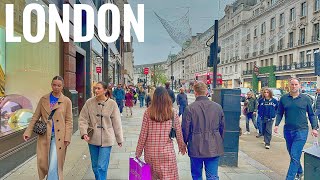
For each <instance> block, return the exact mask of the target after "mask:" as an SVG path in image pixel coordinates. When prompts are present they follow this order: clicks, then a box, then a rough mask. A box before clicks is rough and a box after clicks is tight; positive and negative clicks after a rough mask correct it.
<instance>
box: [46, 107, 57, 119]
mask: <svg viewBox="0 0 320 180" xmlns="http://www.w3.org/2000/svg"><path fill="white" fill-rule="evenodd" d="M56 110H57V109H54V110H52V111H51V113H50V115H49V117H48V120H51V119H52V117H53V115H54V113H55V112H56Z"/></svg>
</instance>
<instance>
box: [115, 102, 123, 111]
mask: <svg viewBox="0 0 320 180" xmlns="http://www.w3.org/2000/svg"><path fill="white" fill-rule="evenodd" d="M116 102H117V105H118V107H119V110H120V113H122V112H123V100H120V99H116Z"/></svg>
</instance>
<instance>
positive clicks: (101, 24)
mask: <svg viewBox="0 0 320 180" xmlns="http://www.w3.org/2000/svg"><path fill="white" fill-rule="evenodd" d="M137 8H138V9H137V16H138V19H136V18H135V15H134V13H133V11H132V9H131V6H130V4H125V5H124V42H130V41H131V32H130V31H131V26H132V27H133V29H134V32H135V34H136V36H137V40H138V41H139V42H144V5H143V4H138V6H137ZM69 10H70V5H69V4H64V5H63V19H61V17H60V15H59V12H58V10H57V8H56V5H55V4H49V9H48V10H47V11H48V14H49V42H56V26H57V29H58V30H59V32H60V34H61V37H62V39H63V41H64V42H69V41H70V24H69V21H70V17H69ZM108 11H110V12H111V13H112V17H111V18H112V34H111V35H109V33H108V31H107V28H106V27H107V24H106V23H107V20H106V17H107V16H106V13H107V12H108ZM33 12H36V14H37V19H36V35H32V32H31V23H32V21H31V19H32V13H33ZM84 12H85V13H84ZM94 12H95V11H94V10H93V8H92V7H91V6H90V5H87V4H75V5H74V16H73V17H74V28H73V29H74V42H87V41H90V40H92V38H93V37H94V26H95V25H94V22H95V17H97V18H98V27H97V28H98V35H99V37H100V39H101V40H102V41H104V42H106V43H111V42H115V41H116V40H117V39H118V38H119V35H120V11H119V9H118V7H117V6H116V5H114V4H110V3H108V4H104V5H102V6H101V7H100V8H99V11H98V15H97V16H95V14H94ZM84 14H85V15H84ZM45 16H46V13H45V7H43V6H42V5H40V4H36V3H32V4H28V5H27V6H26V7H25V8H24V10H23V36H24V38H25V39H26V40H27V41H28V42H31V43H38V42H40V41H42V40H43V38H44V37H45V33H46V22H45ZM83 22H86V23H85V24H83ZM83 26H85V29H86V34H85V35H84V34H83ZM6 42H21V37H20V36H17V35H15V34H14V5H13V4H6Z"/></svg>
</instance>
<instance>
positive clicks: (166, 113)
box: [148, 87, 173, 122]
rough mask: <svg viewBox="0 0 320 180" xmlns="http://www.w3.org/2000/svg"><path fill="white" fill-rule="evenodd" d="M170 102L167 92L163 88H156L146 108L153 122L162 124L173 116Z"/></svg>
mask: <svg viewBox="0 0 320 180" xmlns="http://www.w3.org/2000/svg"><path fill="white" fill-rule="evenodd" d="M172 108H173V107H172V101H171V98H170V96H169V93H168V91H167V90H166V89H165V88H164V87H157V88H156V90H155V91H154V94H153V98H152V101H151V105H150V107H149V108H148V110H149V114H150V118H151V120H153V121H157V122H164V121H167V120H170V119H171V118H172V116H173V109H172Z"/></svg>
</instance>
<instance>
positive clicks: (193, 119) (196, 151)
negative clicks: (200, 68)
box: [182, 82, 224, 180]
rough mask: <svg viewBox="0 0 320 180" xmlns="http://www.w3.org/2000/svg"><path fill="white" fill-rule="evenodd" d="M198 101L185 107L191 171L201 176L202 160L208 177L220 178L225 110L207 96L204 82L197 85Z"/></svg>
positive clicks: (196, 177) (184, 128)
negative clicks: (219, 165)
mask: <svg viewBox="0 0 320 180" xmlns="http://www.w3.org/2000/svg"><path fill="white" fill-rule="evenodd" d="M194 94H195V96H196V101H195V102H194V103H192V104H190V105H189V106H187V107H186V108H185V112H184V113H183V115H182V133H183V139H184V142H185V143H186V144H187V146H188V154H189V157H190V164H191V175H192V178H193V179H194V180H202V170H203V164H204V166H205V171H206V177H207V179H214V180H216V179H219V176H218V164H219V157H220V156H221V155H223V153H224V150H223V133H224V113H223V111H222V107H221V106H220V105H219V104H217V103H215V102H212V101H210V100H209V98H208V97H207V96H206V94H207V86H206V84H204V83H203V82H199V83H197V84H196V85H194Z"/></svg>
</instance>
